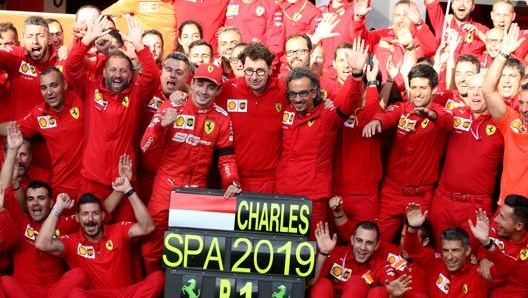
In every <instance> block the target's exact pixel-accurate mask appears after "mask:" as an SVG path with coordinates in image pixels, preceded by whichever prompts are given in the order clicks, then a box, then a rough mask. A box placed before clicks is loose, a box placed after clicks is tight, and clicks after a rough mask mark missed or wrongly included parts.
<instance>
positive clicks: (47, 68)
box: [40, 66, 64, 82]
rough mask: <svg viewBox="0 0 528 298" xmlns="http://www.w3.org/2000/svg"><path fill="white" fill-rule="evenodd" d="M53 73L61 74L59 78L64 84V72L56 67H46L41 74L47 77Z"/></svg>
mask: <svg viewBox="0 0 528 298" xmlns="http://www.w3.org/2000/svg"><path fill="white" fill-rule="evenodd" d="M51 72H55V73H57V74H59V77H60V79H61V82H64V74H62V72H61V71H60V69H58V68H57V67H55V66H50V67H46V68H44V70H42V71H41V72H40V76H44V75H47V74H48V73H51Z"/></svg>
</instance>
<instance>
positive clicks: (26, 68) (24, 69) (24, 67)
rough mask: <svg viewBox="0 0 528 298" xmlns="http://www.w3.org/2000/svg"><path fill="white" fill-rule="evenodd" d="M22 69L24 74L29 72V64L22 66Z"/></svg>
mask: <svg viewBox="0 0 528 298" xmlns="http://www.w3.org/2000/svg"><path fill="white" fill-rule="evenodd" d="M20 69H22V71H23V72H28V71H29V66H28V65H27V64H22V66H21V67H20Z"/></svg>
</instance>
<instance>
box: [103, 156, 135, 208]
mask: <svg viewBox="0 0 528 298" xmlns="http://www.w3.org/2000/svg"><path fill="white" fill-rule="evenodd" d="M118 172H119V177H125V178H127V179H128V180H129V181H130V180H132V158H130V156H128V155H127V154H123V155H121V156H120V157H119V168H118ZM122 198H123V193H122V192H120V191H117V190H115V189H114V191H112V193H110V195H109V196H108V197H106V199H105V200H104V208H105V210H106V212H107V213H108V214H111V213H113V212H114V210H115V209H116V208H117V206H118V205H119V203H120V202H121V199H122Z"/></svg>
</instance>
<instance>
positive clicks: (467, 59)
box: [456, 54, 480, 73]
mask: <svg viewBox="0 0 528 298" xmlns="http://www.w3.org/2000/svg"><path fill="white" fill-rule="evenodd" d="M460 62H469V63H471V64H473V65H475V67H476V68H477V73H480V61H479V59H478V58H477V56H475V55H471V54H464V55H461V56H460V57H458V60H457V63H456V64H457V65H458V63H460Z"/></svg>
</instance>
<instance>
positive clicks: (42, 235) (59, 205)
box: [35, 193, 74, 256]
mask: <svg viewBox="0 0 528 298" xmlns="http://www.w3.org/2000/svg"><path fill="white" fill-rule="evenodd" d="M73 205H74V201H73V200H72V199H71V198H70V197H69V196H68V194H66V193H61V194H59V195H58V196H57V201H56V202H55V205H53V209H51V212H50V214H49V215H48V217H47V218H46V220H45V221H44V223H43V224H42V227H41V229H40V232H39V234H38V237H37V240H36V241H35V247H36V248H37V249H39V250H42V251H44V252H47V253H49V254H51V255H53V256H60V255H61V254H62V253H63V252H64V249H65V248H64V243H62V241H61V240H60V239H54V238H53V235H54V233H55V227H56V226H57V222H58V220H59V217H60V215H61V213H62V211H63V210H64V209H71V208H73Z"/></svg>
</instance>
